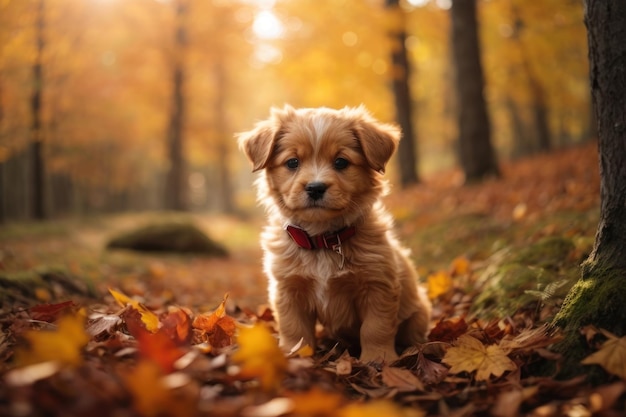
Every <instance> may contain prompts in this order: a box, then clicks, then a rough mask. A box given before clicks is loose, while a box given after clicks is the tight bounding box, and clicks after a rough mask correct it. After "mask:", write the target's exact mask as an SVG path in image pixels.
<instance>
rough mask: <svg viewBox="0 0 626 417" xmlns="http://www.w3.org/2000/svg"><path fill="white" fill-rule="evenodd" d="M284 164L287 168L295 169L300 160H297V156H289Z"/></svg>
mask: <svg viewBox="0 0 626 417" xmlns="http://www.w3.org/2000/svg"><path fill="white" fill-rule="evenodd" d="M285 166H286V167H287V168H289V169H296V168H298V167H299V166H300V161H299V160H298V158H291V159H288V160H287V162H285Z"/></svg>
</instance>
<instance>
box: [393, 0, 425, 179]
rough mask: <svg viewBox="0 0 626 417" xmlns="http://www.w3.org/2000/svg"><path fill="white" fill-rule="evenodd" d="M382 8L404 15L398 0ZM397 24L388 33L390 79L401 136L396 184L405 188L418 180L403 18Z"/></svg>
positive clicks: (409, 73)
mask: <svg viewBox="0 0 626 417" xmlns="http://www.w3.org/2000/svg"><path fill="white" fill-rule="evenodd" d="M385 7H387V9H388V10H389V11H390V12H391V13H398V14H399V15H401V16H404V14H403V12H402V10H400V5H399V0H385ZM401 21H402V23H403V24H401V25H399V27H397V28H394V29H393V30H392V32H391V34H390V35H391V37H392V43H393V47H392V52H391V62H392V66H393V68H392V71H391V74H392V76H393V95H394V99H395V107H396V118H397V121H398V124H399V125H400V128H401V129H402V134H403V135H402V140H401V141H400V144H399V145H398V153H397V157H398V164H399V168H400V185H401V186H402V187H407V186H409V185H412V184H417V183H418V182H419V177H418V175H417V142H416V140H415V133H414V131H413V124H412V116H413V105H412V101H411V90H410V87H409V85H410V84H409V82H410V77H411V65H410V63H409V60H408V57H407V50H406V31H405V28H404V19H402V20H401Z"/></svg>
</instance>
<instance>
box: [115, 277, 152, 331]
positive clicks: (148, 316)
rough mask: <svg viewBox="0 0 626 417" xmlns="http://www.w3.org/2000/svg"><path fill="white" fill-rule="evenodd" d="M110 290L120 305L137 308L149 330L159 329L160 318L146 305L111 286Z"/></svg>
mask: <svg viewBox="0 0 626 417" xmlns="http://www.w3.org/2000/svg"><path fill="white" fill-rule="evenodd" d="M109 292H110V293H111V295H112V296H113V298H115V301H117V303H118V304H119V305H120V306H122V307H126V306H130V307H132V308H133V309H135V310H137V311H138V312H139V314H141V321H142V322H143V324H144V325H145V327H146V329H147V330H148V331H150V332H152V333H154V332H156V331H157V330H158V329H159V318H158V317H157V315H156V314H154V313H153V312H152V311H150V310H148V309H147V308H146V306H144V305H143V304H141V303H140V302H139V301H137V300H133V299H132V298H130V297H128V296H127V295H124V294H122V293H121V292H118V291H115V290H113V289H111V288H109Z"/></svg>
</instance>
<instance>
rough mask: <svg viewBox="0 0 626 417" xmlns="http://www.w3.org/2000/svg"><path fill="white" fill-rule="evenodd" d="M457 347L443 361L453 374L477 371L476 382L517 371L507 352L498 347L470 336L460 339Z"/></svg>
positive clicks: (452, 348)
mask: <svg viewBox="0 0 626 417" xmlns="http://www.w3.org/2000/svg"><path fill="white" fill-rule="evenodd" d="M456 345H457V346H453V347H451V348H449V349H448V351H447V352H446V354H445V356H444V357H443V359H442V361H443V362H444V363H446V364H448V365H450V372H451V373H453V374H458V373H460V372H470V373H471V372H474V371H476V380H478V381H486V380H488V379H489V377H490V376H491V375H493V376H495V377H500V376H502V374H504V373H505V372H506V371H513V370H515V369H517V365H515V363H514V362H513V361H512V360H511V359H509V357H508V356H507V353H506V351H504V350H503V349H502V348H501V347H500V346H498V345H490V346H485V345H483V344H482V343H481V342H480V341H479V340H478V339H476V338H474V337H472V336H470V335H463V336H461V337H459V338H458V339H457V342H456Z"/></svg>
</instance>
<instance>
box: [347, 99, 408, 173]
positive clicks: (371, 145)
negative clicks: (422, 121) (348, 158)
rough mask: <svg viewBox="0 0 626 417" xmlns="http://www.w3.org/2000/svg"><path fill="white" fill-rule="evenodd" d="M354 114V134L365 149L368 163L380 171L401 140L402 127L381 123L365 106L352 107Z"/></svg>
mask: <svg viewBox="0 0 626 417" xmlns="http://www.w3.org/2000/svg"><path fill="white" fill-rule="evenodd" d="M350 111H351V113H352V114H353V115H354V118H355V124H354V135H355V136H356V138H357V140H358V141H359V143H360V145H361V149H363V154H364V155H365V159H366V160H367V163H368V164H369V165H370V166H371V167H372V169H374V170H375V171H378V172H380V173H384V172H385V166H386V165H387V162H389V159H390V158H391V155H393V153H394V152H395V150H396V148H397V147H398V143H399V142H400V137H401V132H400V129H399V128H398V127H396V126H394V125H390V124H386V123H380V122H378V121H377V120H376V119H374V118H373V117H372V116H370V115H369V113H367V111H366V110H365V109H364V108H363V107H359V108H357V109H350Z"/></svg>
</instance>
